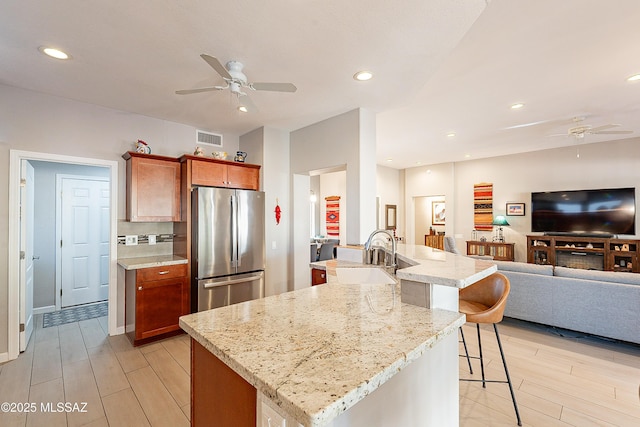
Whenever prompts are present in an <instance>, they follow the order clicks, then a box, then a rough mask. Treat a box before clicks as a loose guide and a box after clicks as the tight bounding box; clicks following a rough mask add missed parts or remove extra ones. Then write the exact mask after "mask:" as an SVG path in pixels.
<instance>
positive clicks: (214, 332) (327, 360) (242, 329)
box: [180, 262, 465, 427]
mask: <svg viewBox="0 0 640 427" xmlns="http://www.w3.org/2000/svg"><path fill="white" fill-rule="evenodd" d="M327 263H328V262H327ZM336 264H338V263H336ZM395 286H396V288H395V289H396V301H395V308H394V309H393V310H391V311H390V312H386V309H388V308H390V307H391V306H392V304H393V297H392V295H393V294H392V287H391V286H390V285H343V284H340V283H333V284H331V285H325V286H314V287H310V288H305V289H300V290H297V291H293V292H287V293H283V294H280V295H275V296H271V297H267V298H263V299H259V300H253V301H248V302H245V303H240V304H235V305H231V306H227V307H222V308H217V309H215V310H209V311H204V312H200V313H194V314H191V315H188V316H183V317H181V318H180V326H181V327H182V328H183V329H184V330H185V331H187V332H188V333H189V335H191V336H192V337H193V338H194V339H195V340H197V341H198V342H199V343H200V344H202V345H203V346H204V347H205V348H207V349H208V350H209V351H210V352H211V353H213V354H214V355H215V356H216V357H218V358H219V359H220V360H222V361H223V362H224V363H225V364H226V365H228V366H229V367H230V368H231V369H233V370H234V371H235V372H236V373H238V374H239V375H240V376H242V377H243V378H244V379H245V380H246V381H247V382H249V383H250V384H251V385H253V386H254V387H256V388H257V389H258V390H259V391H260V392H262V393H263V394H265V395H266V396H267V397H268V398H269V399H271V400H272V401H273V402H275V403H276V404H277V405H278V406H280V407H281V408H282V409H283V411H284V412H286V413H287V414H289V415H290V416H292V417H293V418H295V419H296V420H297V421H298V422H299V423H301V424H303V425H304V426H309V427H316V426H322V425H325V424H327V423H328V422H330V421H331V420H333V419H334V418H335V417H336V416H338V415H339V414H341V413H343V412H344V411H346V410H347V409H349V408H350V407H352V406H353V405H355V404H356V403H357V402H358V401H360V400H361V399H363V398H365V397H366V396H367V395H368V394H370V393H371V392H372V391H374V390H375V389H377V388H378V387H379V386H380V385H382V384H383V383H385V382H386V381H387V380H389V379H390V378H391V377H393V376H394V375H395V374H397V373H398V372H399V371H400V370H402V369H403V368H405V367H406V366H408V365H409V364H410V363H411V362H412V361H414V360H416V359H417V358H419V357H420V356H421V355H422V354H423V353H424V352H426V351H427V350H428V349H430V348H431V347H433V346H435V345H436V344H437V343H438V342H439V341H440V340H442V339H443V338H444V337H446V336H448V335H450V334H455V333H456V332H457V330H458V327H459V326H461V325H462V324H464V321H465V317H464V315H461V314H459V313H457V312H452V311H446V310H439V309H435V310H429V309H426V308H424V307H418V306H414V305H410V304H403V303H401V302H400V292H399V285H395ZM368 294H369V295H371V301H372V304H371V305H369V303H368V302H367V298H366V295H368Z"/></svg>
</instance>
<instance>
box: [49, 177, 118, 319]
mask: <svg viewBox="0 0 640 427" xmlns="http://www.w3.org/2000/svg"><path fill="white" fill-rule="evenodd" d="M56 195H60V198H59V200H60V203H57V204H56V242H58V241H59V242H60V245H56V247H57V251H56V266H57V268H56V296H58V295H59V296H60V298H56V299H55V302H56V304H55V306H56V310H60V309H61V308H66V307H70V306H74V305H80V304H89V303H93V302H98V301H106V300H107V298H108V295H109V293H108V290H109V274H108V273H109V261H108V259H109V179H108V178H101V177H97V176H95V177H94V176H78V175H66V174H57V179H56Z"/></svg>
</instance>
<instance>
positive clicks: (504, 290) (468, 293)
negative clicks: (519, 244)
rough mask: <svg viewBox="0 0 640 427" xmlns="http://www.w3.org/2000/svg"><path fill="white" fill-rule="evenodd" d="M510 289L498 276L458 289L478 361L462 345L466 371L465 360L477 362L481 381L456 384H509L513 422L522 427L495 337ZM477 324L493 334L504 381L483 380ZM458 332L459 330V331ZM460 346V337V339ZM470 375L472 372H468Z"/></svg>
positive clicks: (509, 378)
mask: <svg viewBox="0 0 640 427" xmlns="http://www.w3.org/2000/svg"><path fill="white" fill-rule="evenodd" d="M510 288H511V286H510V284H509V279H507V278H506V277H505V276H504V275H503V274H501V273H494V274H492V275H491V276H488V277H485V278H484V279H482V280H479V281H478V282H476V283H474V284H473V285H471V286H468V287H466V288H463V289H460V294H459V300H458V303H459V307H460V308H459V310H460V312H461V313H464V314H465V315H466V316H467V322H471V323H475V324H476V329H477V331H478V351H479V353H480V355H479V357H471V356H469V353H468V352H467V348H466V347H467V346H466V343H464V347H465V353H466V356H467V361H468V362H469V369H471V362H470V361H469V358H472V359H480V370H481V372H482V379H481V380H476V379H465V378H461V379H460V381H475V382H480V381H482V387H483V388H486V383H503V384H505V383H506V384H509V391H510V392H511V400H512V401H513V408H514V409H515V411H516V418H517V419H518V425H519V426H521V425H522V421H521V420H520V412H519V411H518V404H517V403H516V396H515V394H514V393H513V386H512V385H511V377H510V376H509V370H508V369H507V361H506V360H505V358H504V351H503V350H502V343H501V342H500V334H498V325H497V324H498V323H500V322H501V321H502V316H503V314H504V308H505V306H506V304H507V296H508V295H509V290H510ZM480 323H491V324H492V325H493V330H494V331H495V333H496V340H497V341H498V348H499V349H500V356H501V357H502V365H503V366H504V373H505V374H506V376H507V380H506V381H499V380H487V379H485V376H484V361H483V359H482V341H481V339H480ZM461 331H462V329H461ZM463 342H464V335H463ZM471 373H473V372H471Z"/></svg>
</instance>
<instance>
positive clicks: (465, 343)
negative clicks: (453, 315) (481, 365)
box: [460, 326, 473, 374]
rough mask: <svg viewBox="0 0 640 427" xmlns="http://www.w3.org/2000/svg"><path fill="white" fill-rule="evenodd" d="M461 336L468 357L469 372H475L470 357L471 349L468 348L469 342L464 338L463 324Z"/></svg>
mask: <svg viewBox="0 0 640 427" xmlns="http://www.w3.org/2000/svg"><path fill="white" fill-rule="evenodd" d="M460 336H461V337H462V345H463V346H464V355H465V357H466V358H467V364H468V365H469V373H470V374H473V368H472V367H471V359H470V358H469V350H467V342H466V341H465V339H464V331H463V330H462V326H461V327H460Z"/></svg>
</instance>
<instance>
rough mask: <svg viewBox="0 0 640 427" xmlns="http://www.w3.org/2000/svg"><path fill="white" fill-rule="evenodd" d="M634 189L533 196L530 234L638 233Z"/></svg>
mask: <svg viewBox="0 0 640 427" xmlns="http://www.w3.org/2000/svg"><path fill="white" fill-rule="evenodd" d="M635 194H636V191H635V188H609V189H601V190H578V191H548V192H537V193H531V231H533V232H541V231H542V232H547V233H594V234H632V235H633V234H635V233H636V227H635V225H636V196H635Z"/></svg>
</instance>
